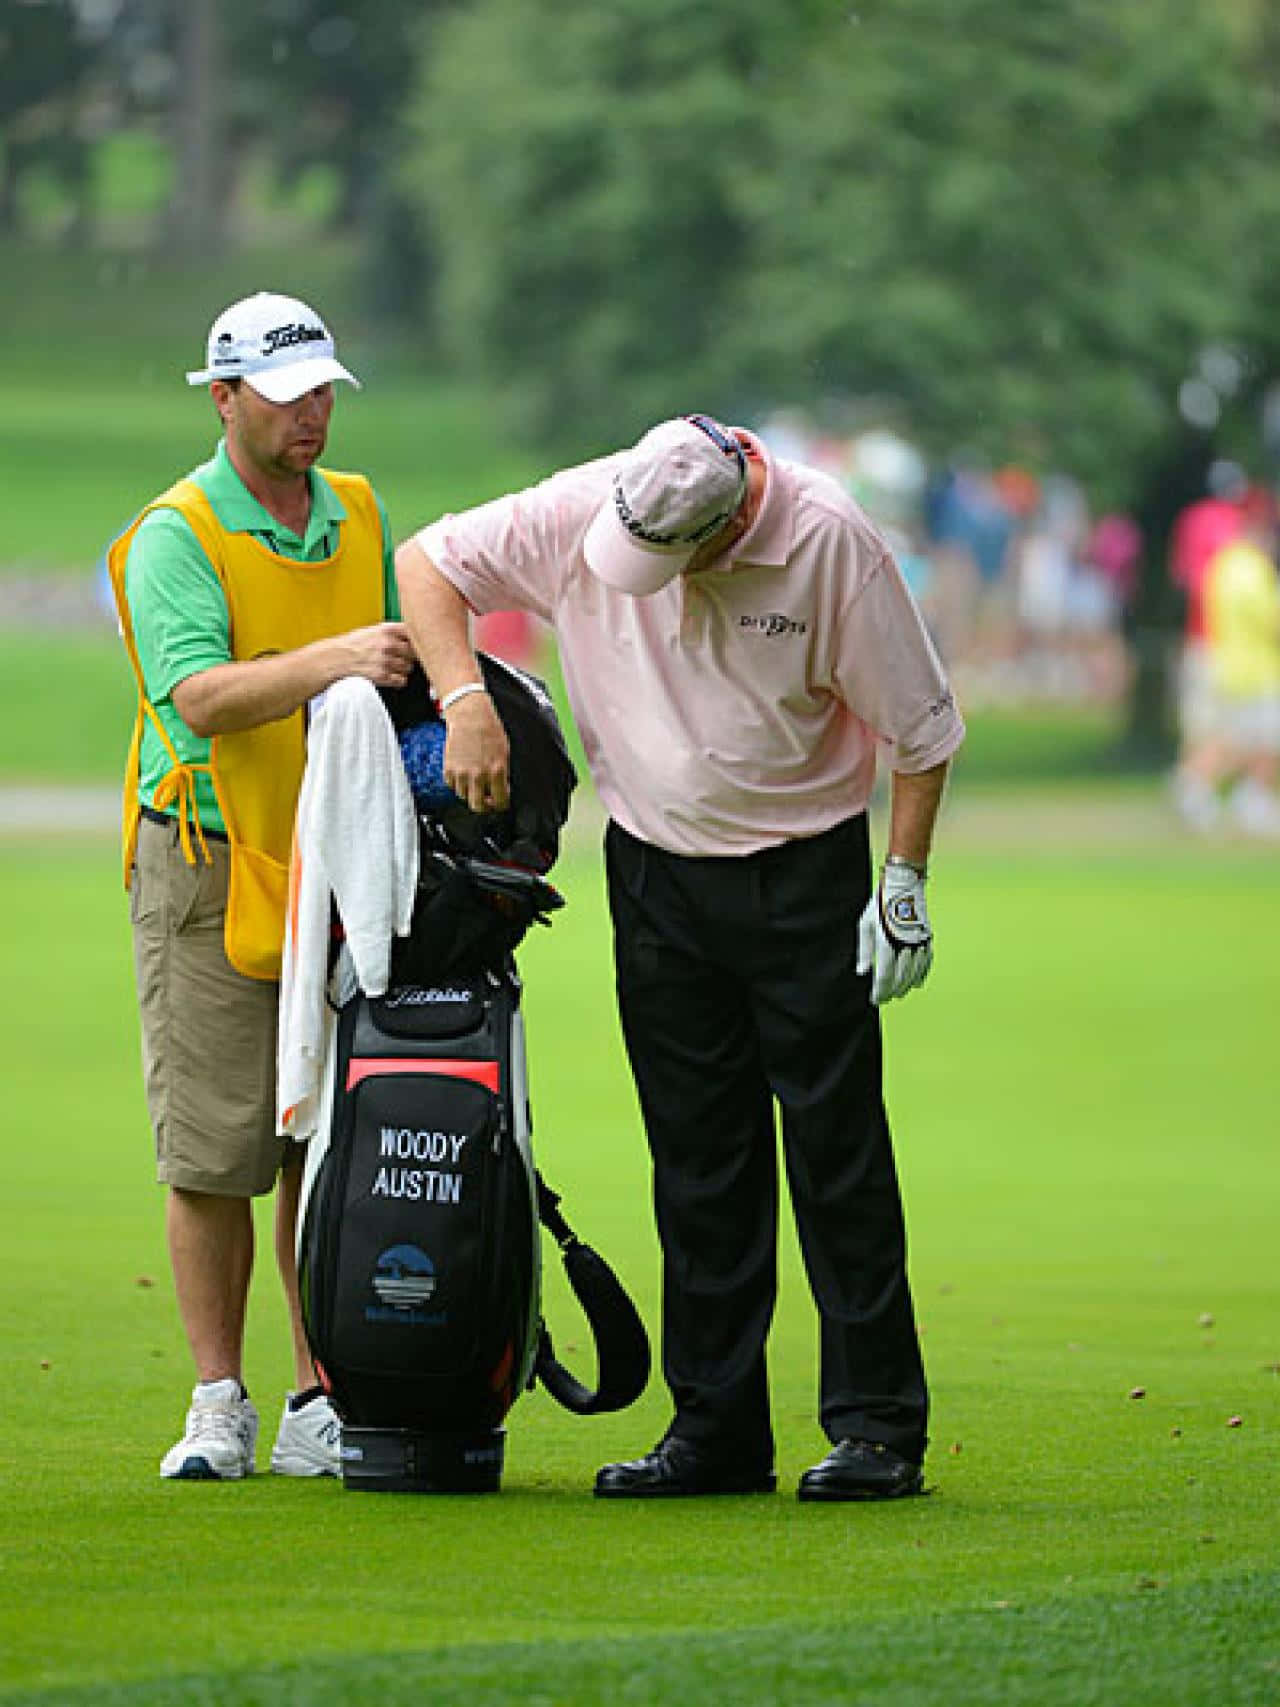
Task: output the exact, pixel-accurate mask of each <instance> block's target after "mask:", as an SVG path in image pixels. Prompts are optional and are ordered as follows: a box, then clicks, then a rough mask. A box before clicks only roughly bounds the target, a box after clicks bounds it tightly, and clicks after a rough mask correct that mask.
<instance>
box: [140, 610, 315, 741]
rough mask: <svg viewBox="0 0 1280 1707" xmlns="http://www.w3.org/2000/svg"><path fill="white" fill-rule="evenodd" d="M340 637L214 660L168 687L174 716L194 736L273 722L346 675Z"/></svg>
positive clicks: (221, 732)
mask: <svg viewBox="0 0 1280 1707" xmlns="http://www.w3.org/2000/svg"><path fill="white" fill-rule="evenodd" d="M344 657H345V653H344V650H343V637H342V636H341V635H339V636H336V637H335V638H333V639H329V640H317V641H315V642H313V643H312V644H311V645H310V646H301V647H299V648H298V649H297V650H296V651H293V652H280V653H277V654H276V655H275V656H274V657H270V658H251V659H247V660H244V661H242V662H238V663H231V664H214V665H213V666H212V667H211V668H209V669H207V670H200V671H197V673H196V674H195V675H193V676H188V677H187V678H186V680H185V681H182V682H179V683H178V685H177V687H176V688H174V690H173V703H174V706H175V708H176V710H177V712H178V715H179V717H181V718H182V721H183V722H184V723H185V724H186V725H187V727H188V728H189V729H190V730H191V731H192V733H193V734H196V735H203V736H210V735H229V734H232V733H233V732H235V731H236V730H240V729H256V728H257V727H258V725H259V724H262V723H275V722H277V721H278V720H279V719H280V718H282V717H288V716H290V715H291V714H292V713H293V712H295V711H297V709H298V707H299V706H301V705H305V704H306V702H307V701H308V700H309V699H310V698H311V696H312V694H316V693H319V692H320V691H321V689H322V688H327V687H329V686H330V685H331V684H332V683H333V682H336V681H337V680H338V678H339V676H341V675H344V674H346V670H345V668H344V663H343V660H344Z"/></svg>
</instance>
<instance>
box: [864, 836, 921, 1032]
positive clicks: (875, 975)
mask: <svg viewBox="0 0 1280 1707" xmlns="http://www.w3.org/2000/svg"><path fill="white" fill-rule="evenodd" d="M932 965H933V932H932V930H931V929H930V928H929V909H928V907H927V906H926V905H925V899H924V874H923V872H920V871H917V870H916V869H915V868H914V867H912V866H909V865H905V864H892V865H890V864H887V865H886V866H885V868H884V870H883V871H882V872H881V874H880V882H879V884H878V885H877V887H876V890H875V892H874V893H873V895H872V897H871V899H870V900H869V901H868V902H867V904H866V906H865V907H864V908H863V911H862V917H861V918H860V919H859V921H858V972H859V974H866V973H868V972H869V973H871V1002H872V1006H873V1007H877V1008H878V1007H880V1006H881V1005H882V1004H883V1003H884V1002H891V1001H892V1000H893V998H894V997H895V996H905V995H906V993H907V991H908V990H913V989H915V987H916V985H917V984H923V983H924V981H925V979H926V978H927V977H928V976H929V968H930V967H931V966H932Z"/></svg>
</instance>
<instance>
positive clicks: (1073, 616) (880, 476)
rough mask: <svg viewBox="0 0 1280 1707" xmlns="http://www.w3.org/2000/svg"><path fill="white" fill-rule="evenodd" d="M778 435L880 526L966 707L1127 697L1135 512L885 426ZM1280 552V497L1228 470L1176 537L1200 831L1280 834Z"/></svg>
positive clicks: (1182, 797)
mask: <svg viewBox="0 0 1280 1707" xmlns="http://www.w3.org/2000/svg"><path fill="white" fill-rule="evenodd" d="M760 430H761V433H762V436H763V437H764V438H765V440H766V441H767V442H768V443H769V444H770V445H771V447H772V448H773V449H774V450H775V451H777V452H778V453H779V454H780V455H783V456H787V457H792V458H795V459H798V460H800V461H802V462H807V463H810V464H811V465H813V466H815V467H818V468H822V469H824V470H825V471H826V472H827V473H829V474H831V475H832V476H834V477H835V478H836V479H837V480H839V481H840V482H841V484H842V485H844V486H845V487H846V489H847V490H848V491H850V492H851V493H852V494H853V496H854V497H855V498H856V499H857V500H858V501H859V502H860V503H861V504H862V506H863V507H864V508H865V509H866V510H867V511H868V513H869V514H870V515H871V516H872V517H873V518H874V519H875V521H876V522H877V523H878V524H879V525H880V527H881V529H882V530H883V531H884V532H885V534H886V535H887V536H888V538H889V541H890V544H891V545H892V547H893V550H894V554H895V556H896V557H897V559H898V562H899V563H900V564H901V566H902V569H903V571H904V573H905V575H906V577H907V580H908V582H909V583H910V586H911V589H912V591H913V592H914V594H915V595H916V598H917V600H918V601H919V604H920V607H921V609H922V611H923V612H924V616H925V620H926V621H927V623H928V624H929V627H930V630H931V632H932V634H933V637H934V641H935V643H936V645H937V647H938V649H939V651H940V652H941V654H942V656H943V658H944V659H945V660H946V662H947V664H948V667H949V669H950V671H951V674H952V677H953V679H954V680H955V682H956V686H957V691H958V692H959V694H960V697H961V702H962V703H963V704H964V705H965V706H966V707H969V708H971V709H975V708H977V707H979V706H982V705H989V704H1005V705H1027V704H1032V703H1035V702H1037V701H1040V702H1043V701H1068V702H1071V701H1075V702H1081V703H1089V704H1095V705H1096V704H1114V703H1117V702H1119V701H1120V700H1121V699H1122V698H1123V697H1124V696H1125V695H1126V694H1127V692H1128V690H1129V687H1130V682H1131V676H1132V672H1133V667H1134V656H1133V635H1134V621H1133V616H1134V601H1135V596H1136V594H1137V590H1138V577H1139V572H1140V563H1141V558H1142V553H1143V544H1144V542H1143V538H1142V534H1141V530H1140V529H1139V527H1138V525H1137V523H1136V521H1135V520H1134V519H1133V518H1132V517H1131V516H1128V515H1122V514H1116V513H1109V512H1104V513H1101V514H1094V513H1093V512H1092V511H1091V508H1090V505H1089V502H1088V499H1087V496H1086V494H1085V492H1084V490H1083V488H1082V487H1081V486H1080V484H1079V483H1078V482H1077V481H1075V480H1073V479H1072V478H1071V477H1070V476H1068V475H1065V474H1032V473H1031V472H1030V471H1029V470H1027V469H1025V468H1020V467H1017V466H1006V467H1000V468H990V467H987V466H985V465H984V464H982V463H981V462H980V461H979V460H978V459H977V458H976V457H967V456H965V455H963V454H961V455H957V456H955V457H954V458H952V459H951V460H950V461H949V462H947V463H946V464H945V465H943V466H941V467H938V466H933V467H931V466H930V465H929V463H928V462H927V461H926V459H925V458H924V456H923V455H922V454H921V453H920V452H919V450H918V449H917V448H916V447H915V446H914V445H912V444H910V443H909V442H908V441H907V440H906V439H904V438H902V437H900V436H899V435H898V434H896V433H893V432H889V431H885V430H883V429H875V430H872V431H868V432H863V433H860V434H855V435H851V436H848V437H834V436H827V435H823V434H820V433H817V432H815V431H813V430H812V429H811V428H810V427H809V426H808V425H807V424H806V422H805V420H804V419H803V418H802V417H800V416H798V415H793V414H784V415H779V416H776V417H774V418H773V419H771V420H767V421H765V422H762V423H761V429H760ZM1278 544H1280V529H1278V527H1277V503H1276V495H1275V493H1274V492H1273V491H1272V490H1271V488H1270V487H1267V486H1264V485H1260V484H1257V483H1255V482H1251V480H1250V479H1249V476H1248V474H1247V473H1246V471H1245V470H1244V469H1243V468H1241V467H1240V466H1239V465H1238V464H1235V463H1232V462H1227V461H1222V462H1218V463H1215V464H1214V465H1213V466H1212V467H1211V468H1210V470H1209V477H1208V482H1207V490H1206V491H1205V493H1204V494H1203V496H1201V497H1200V498H1197V499H1196V500H1195V501H1193V502H1192V503H1190V504H1188V505H1187V506H1186V508H1185V509H1184V510H1183V511H1182V512H1181V513H1180V514H1179V515H1178V517H1177V520H1176V522H1175V525H1174V528H1173V531H1172V534H1171V538H1170V543H1169V549H1168V561H1167V563H1166V564H1165V566H1164V567H1165V570H1166V572H1167V574H1168V575H1169V577H1170V578H1171V580H1172V582H1173V585H1174V587H1175V588H1176V589H1177V592H1178V595H1179V604H1180V607H1181V609H1182V611H1183V612H1184V632H1183V635H1182V640H1181V647H1180V654H1181V655H1180V659H1179V664H1178V674H1177V689H1176V691H1177V720H1178V728H1179V738H1180V750H1179V754H1178V761H1177V765H1176V768H1175V770H1174V772H1173V775H1172V778H1171V790H1170V793H1171V799H1172V803H1173V806H1174V808H1175V810H1176V812H1177V813H1178V815H1179V817H1180V818H1181V820H1182V822H1183V823H1184V824H1186V825H1187V826H1188V827H1189V828H1191V829H1192V830H1195V831H1197V832H1211V831H1216V830H1235V831H1238V832H1241V833H1244V834H1248V835H1260V836H1265V837H1275V838H1280V568H1278V567H1277V547H1278Z"/></svg>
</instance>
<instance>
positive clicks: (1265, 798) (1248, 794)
mask: <svg viewBox="0 0 1280 1707" xmlns="http://www.w3.org/2000/svg"><path fill="white" fill-rule="evenodd" d="M1230 806H1231V816H1232V818H1233V819H1234V820H1235V822H1236V823H1237V824H1238V825H1239V826H1240V828H1241V829H1242V830H1244V831H1246V832H1247V833H1248V834H1249V835H1251V836H1280V798H1277V796H1276V795H1275V794H1273V793H1272V791H1271V790H1270V789H1269V788H1265V787H1264V786H1263V785H1262V783H1260V782H1258V781H1256V780H1255V779H1254V778H1253V777H1246V778H1245V780H1244V781H1243V782H1241V783H1237V784H1236V787H1235V788H1234V789H1233V790H1232V793H1231V800H1230Z"/></svg>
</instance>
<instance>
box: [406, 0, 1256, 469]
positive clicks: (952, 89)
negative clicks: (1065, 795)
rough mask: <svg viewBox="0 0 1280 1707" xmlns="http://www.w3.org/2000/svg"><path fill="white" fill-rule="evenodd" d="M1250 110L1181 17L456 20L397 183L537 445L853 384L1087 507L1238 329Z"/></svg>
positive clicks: (627, 10)
mask: <svg viewBox="0 0 1280 1707" xmlns="http://www.w3.org/2000/svg"><path fill="white" fill-rule="evenodd" d="M1260 94H1261V89H1260V86H1259V84H1258V83H1257V82H1256V81H1255V82H1251V81H1250V79H1249V77H1248V76H1247V75H1246V70H1245V63H1244V60H1243V57H1242V54H1241V51H1240V41H1239V38H1238V36H1232V35H1231V34H1230V33H1229V32H1228V31H1227V30H1226V28H1225V26H1224V24H1223V22H1222V20H1221V18H1220V16H1219V13H1218V10H1217V8H1216V7H1215V6H1214V5H1212V4H1211V3H1210V0H1204V3H1203V4H1198V5H1193V6H1187V5H1186V3H1185V0H1106V3H1105V4H1104V3H1103V0H1061V3H1058V4H1054V5H1052V6H1049V5H1045V4H1034V5H1027V6H1023V7H1019V8H1010V7H1009V6H1008V5H1007V4H1006V3H1005V0H864V3H863V4H861V5H860V6H859V7H858V9H857V10H855V11H852V12H851V11H849V10H848V9H846V8H845V7H837V6H834V5H832V4H829V3H825V0H814V3H812V4H793V5H790V6H787V7H778V6H777V5H776V4H767V3H765V0H742V3H740V4H738V5H735V6H734V7H733V8H717V7H706V6H702V5H699V4H697V3H696V0H616V3H615V4H614V5H612V6H610V7H609V8H607V9H601V8H597V7H594V6H587V5H585V4H573V3H571V0H570V3H567V4H566V3H564V0H556V3H553V0H475V3H474V4H473V5H471V6H469V7H467V8H466V9H465V10H464V11H460V12H459V13H457V14H456V15H455V16H454V17H453V18H452V19H450V20H449V21H448V22H447V23H446V24H445V25H444V26H443V27H441V28H440V29H439V30H438V31H437V32H436V35H435V38H434V42H433V47H432V52H431V54H430V57H429V59H428V62H427V65H426V72H425V83H424V86H423V87H422V89H421V90H420V91H419V93H418V95H417V98H416V103H415V110H414V121H415V126H416V130H417V134H418V137H419V138H420V141H419V144H418V146H417V147H416V148H415V149H414V150H413V152H412V153H411V154H410V155H409V156H408V157H407V158H406V162H405V170H404V172H403V174H402V183H403V184H404V186H405V190H406V193H407V194H408V195H410V196H412V197H414V198H416V199H418V200H419V201H420V202H422V203H423V204H424V205H426V206H427V207H428V208H429V210H430V212H431V214H432V216H433V218H434V221H435V225H436V231H437V240H438V243H439V246H440V253H441V257H442V268H443V282H442V297H441V303H442V307H443V309H444V312H445V315H446V317H447V324H448V329H449V343H450V345H451V347H453V348H455V349H457V350H458V351H459V353H460V355H461V356H462V358H463V359H464V360H465V361H466V362H467V363H468V364H469V365H470V367H471V369H472V371H473V372H476V373H480V374H483V375H484V376H485V377H487V378H489V379H494V378H499V379H501V380H502V382H503V383H504V385H506V386H508V387H509V388H510V390H511V392H512V394H513V397H514V398H515V400H516V401H517V402H518V404H519V406H520V409H521V413H522V415H523V416H525V417H526V419H527V420H528V422H529V423H531V424H533V425H536V426H537V427H538V429H539V430H541V431H546V430H548V429H550V428H558V429H559V430H560V435H561V437H563V438H569V439H578V440H581V439H585V438H588V437H595V438H596V441H597V442H599V440H600V439H605V440H607V439H611V438H614V437H616V436H618V435H619V434H620V433H625V432H626V431H628V430H629V429H630V428H631V427H633V426H634V425H636V424H637V423H638V422H641V421H643V420H644V419H646V418H649V417H651V416H652V415H653V414H655V413H657V412H659V411H660V410H661V409H663V408H668V407H671V406H672V405H673V404H675V403H680V402H688V401H690V400H692V401H695V402H697V403H699V404H701V405H703V406H714V405H716V404H717V403H719V404H721V405H723V404H724V403H725V402H726V401H731V402H732V401H741V400H753V399H754V400H760V401H766V400H767V401H772V402H784V401H786V402H791V401H795V402H809V401H811V400H813V399H814V398H818V397H822V396H824V395H828V394H833V393H834V394H837V395H844V396H860V395H861V396H865V395H867V394H872V395H876V396H880V397H889V398H892V399H894V400H896V402H897V406H898V408H899V410H900V412H901V414H902V415H903V417H904V418H905V420H906V421H907V422H908V423H909V424H910V426H911V428H912V430H913V431H914V432H915V433H916V434H917V435H919V436H921V437H922V438H923V439H924V440H925V442H926V443H928V444H930V445H931V447H932V448H934V449H945V448H949V447H951V446H952V445H954V444H956V443H957V442H964V443H966V444H970V445H975V446H977V447H979V448H981V447H982V446H983V445H984V444H985V445H987V446H988V447H990V448H991V449H992V450H996V451H998V452H999V454H1001V455H1004V456H1007V455H1009V454H1011V453H1020V454H1023V455H1026V456H1028V457H1029V458H1032V459H1039V458H1041V457H1043V456H1045V455H1051V456H1052V457H1053V458H1054V459H1055V460H1057V461H1059V462H1061V463H1062V464H1063V465H1065V466H1069V467H1071V468H1073V470H1074V471H1075V472H1077V473H1078V474H1080V475H1081V476H1083V477H1085V478H1086V479H1089V480H1090V481H1091V482H1095V483H1097V482H1100V483H1102V485H1103V486H1106V487H1109V488H1110V490H1108V491H1107V493H1106V496H1107V499H1108V501H1112V502H1114V501H1119V500H1121V499H1123V498H1124V497H1126V496H1128V495H1130V494H1126V493H1125V492H1124V491H1123V489H1122V488H1123V479H1124V474H1123V471H1125V470H1130V471H1131V470H1132V468H1133V465H1134V463H1135V459H1137V458H1138V457H1140V456H1141V455H1142V454H1143V453H1144V451H1146V450H1148V449H1149V448H1150V447H1151V446H1152V445H1153V444H1154V443H1155V442H1157V441H1158V440H1159V439H1160V437H1161V435H1162V434H1163V433H1164V432H1165V431H1167V430H1168V429H1169V427H1170V426H1171V424H1172V423H1174V422H1175V421H1176V397H1177V392H1178V387H1179V384H1180V382H1181V380H1182V379H1183V378H1184V377H1185V374H1186V371H1187V367H1188V364H1189V363H1190V362H1192V361H1193V360H1194V357H1195V355H1196V352H1197V351H1198V350H1199V348H1200V347H1201V346H1202V345H1203V344H1204V343H1205V342H1206V340H1208V339H1209V338H1212V337H1222V336H1226V335H1229V334H1230V333H1232V331H1233V330H1235V329H1236V328H1238V326H1239V323H1240V317H1241V304H1242V294H1243V292H1244V289H1245V286H1246V282H1247V279H1246V276H1245V275H1243V274H1241V273H1240V272H1239V271H1238V270H1235V269H1231V268H1228V267H1226V266H1224V263H1225V262H1226V261H1227V260H1228V259H1229V258H1231V257H1234V256H1235V255H1236V254H1237V253H1238V251H1239V248H1240V246H1241V244H1242V243H1246V242H1247V241H1248V235H1249V231H1250V208H1251V205H1252V204H1251V196H1252V188H1251V178H1252V177H1254V176H1256V174H1257V171H1258V165H1259V161H1260V158H1261V155H1260V150H1259V135H1260V132H1259V114H1260V106H1261V103H1260V99H1259V97H1260ZM569 423H572V425H569Z"/></svg>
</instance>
